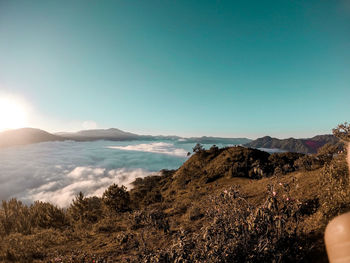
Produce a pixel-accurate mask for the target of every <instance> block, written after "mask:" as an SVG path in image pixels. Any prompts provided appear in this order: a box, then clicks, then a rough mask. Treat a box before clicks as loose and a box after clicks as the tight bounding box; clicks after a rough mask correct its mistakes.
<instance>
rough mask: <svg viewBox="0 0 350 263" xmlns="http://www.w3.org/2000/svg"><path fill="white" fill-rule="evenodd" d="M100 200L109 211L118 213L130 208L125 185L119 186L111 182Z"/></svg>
mask: <svg viewBox="0 0 350 263" xmlns="http://www.w3.org/2000/svg"><path fill="white" fill-rule="evenodd" d="M102 201H103V203H104V205H105V206H106V207H107V209H108V211H109V212H112V213H119V212H126V211H130V210H131V201H130V195H129V192H127V191H126V187H125V186H124V185H122V186H121V187H119V186H118V185H117V184H113V185H111V186H109V187H108V189H107V190H106V191H105V192H104V193H103V196H102Z"/></svg>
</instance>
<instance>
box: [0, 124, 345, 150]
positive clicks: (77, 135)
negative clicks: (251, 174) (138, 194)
mask: <svg viewBox="0 0 350 263" xmlns="http://www.w3.org/2000/svg"><path fill="white" fill-rule="evenodd" d="M64 140H73V141H95V140H111V141H126V140H146V141H147V140H176V141H177V142H178V143H201V144H233V145H244V146H246V147H250V148H268V149H280V150H285V151H290V152H300V153H315V152H317V149H318V148H320V147H322V146H323V145H324V144H326V143H331V144H335V143H337V142H338V139H337V138H336V137H334V136H333V135H317V136H315V137H312V138H307V139H294V138H289V139H277V138H272V137H270V136H265V137H262V138H259V139H256V140H254V141H253V140H251V139H247V138H221V137H207V136H203V137H191V138H183V137H179V136H162V135H159V136H152V135H138V134H134V133H130V132H124V131H122V130H119V129H116V128H111V129H95V130H83V131H79V132H59V133H56V134H51V133H48V132H46V131H43V130H40V129H33V128H22V129H17V130H9V131H4V132H1V133H0V148H1V147H9V146H15V145H24V144H31V143H38V142H48V141H64Z"/></svg>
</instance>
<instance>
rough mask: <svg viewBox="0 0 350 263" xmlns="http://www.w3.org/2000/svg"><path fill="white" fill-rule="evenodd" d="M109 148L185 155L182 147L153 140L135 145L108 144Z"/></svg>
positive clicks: (185, 152)
mask: <svg viewBox="0 0 350 263" xmlns="http://www.w3.org/2000/svg"><path fill="white" fill-rule="evenodd" d="M108 148H110V149H119V150H125V151H140V152H151V153H160V154H168V155H175V156H181V157H185V156H186V154H187V151H186V150H184V149H182V148H176V147H175V146H174V144H172V143H165V142H153V143H143V144H137V145H127V146H109V147H108Z"/></svg>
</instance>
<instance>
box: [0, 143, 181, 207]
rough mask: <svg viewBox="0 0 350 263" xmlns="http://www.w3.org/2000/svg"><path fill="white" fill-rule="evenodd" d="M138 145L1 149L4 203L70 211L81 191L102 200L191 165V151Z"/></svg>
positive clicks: (0, 196) (165, 145) (164, 145)
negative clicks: (116, 189) (112, 188)
mask: <svg viewBox="0 0 350 263" xmlns="http://www.w3.org/2000/svg"><path fill="white" fill-rule="evenodd" d="M133 143H135V142H112V141H93V142H72V141H65V142H46V143H38V144H32V145H26V146H18V147H12V148H6V149H0V201H1V200H8V199H10V198H12V197H15V198H17V199H19V200H22V201H24V202H25V203H27V204H30V203H32V202H33V201H36V200H41V201H49V202H52V203H54V204H56V205H59V206H61V207H67V206H68V205H69V204H70V203H71V202H72V199H74V197H75V195H76V194H78V193H79V192H80V191H82V192H83V193H84V194H85V195H86V196H93V195H97V196H101V195H102V194H103V192H104V191H105V190H106V188H107V187H108V186H109V185H111V184H113V183H116V184H118V185H125V186H126V187H128V188H130V186H131V183H132V182H133V181H134V180H135V179H136V178H137V177H145V176H147V175H149V174H153V173H156V172H158V171H159V170H161V169H176V168H178V167H179V166H180V165H181V164H182V163H183V162H184V161H185V160H186V157H184V156H185V153H186V151H185V150H184V149H179V148H176V147H175V146H174V145H173V144H171V143H163V142H161V143H160V142H157V143H150V144H147V143H143V144H138V145H130V144H133ZM110 145H115V146H114V148H113V149H110V148H109V146H110ZM118 147H119V148H118ZM149 152H153V153H158V154H151V155H150V154H149Z"/></svg>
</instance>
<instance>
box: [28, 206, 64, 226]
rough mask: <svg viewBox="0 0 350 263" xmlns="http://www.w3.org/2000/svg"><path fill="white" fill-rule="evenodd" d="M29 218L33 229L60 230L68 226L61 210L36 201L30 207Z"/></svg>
mask: <svg viewBox="0 0 350 263" xmlns="http://www.w3.org/2000/svg"><path fill="white" fill-rule="evenodd" d="M30 218H31V225H32V226H33V227H39V228H62V227H63V226H66V225H68V219H67V218H66V215H65V212H64V210H63V209H61V208H58V207H57V206H54V205H52V204H50V203H45V202H41V201H36V202H34V204H33V205H31V206H30Z"/></svg>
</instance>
